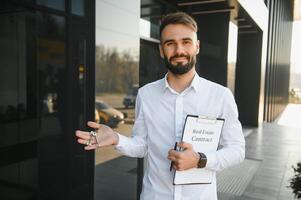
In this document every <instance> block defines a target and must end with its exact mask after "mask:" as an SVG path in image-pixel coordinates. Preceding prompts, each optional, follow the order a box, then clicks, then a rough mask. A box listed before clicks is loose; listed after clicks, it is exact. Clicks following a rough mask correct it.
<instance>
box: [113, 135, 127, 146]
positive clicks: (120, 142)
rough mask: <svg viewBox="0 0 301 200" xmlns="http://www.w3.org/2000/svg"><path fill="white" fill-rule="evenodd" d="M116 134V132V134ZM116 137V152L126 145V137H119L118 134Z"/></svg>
mask: <svg viewBox="0 0 301 200" xmlns="http://www.w3.org/2000/svg"><path fill="white" fill-rule="evenodd" d="M116 133H117V132H116ZM117 135H118V138H119V139H118V144H117V145H116V146H115V148H116V149H117V150H121V149H122V148H123V147H125V146H126V143H127V139H128V138H127V137H126V136H124V135H121V134H119V133H117Z"/></svg>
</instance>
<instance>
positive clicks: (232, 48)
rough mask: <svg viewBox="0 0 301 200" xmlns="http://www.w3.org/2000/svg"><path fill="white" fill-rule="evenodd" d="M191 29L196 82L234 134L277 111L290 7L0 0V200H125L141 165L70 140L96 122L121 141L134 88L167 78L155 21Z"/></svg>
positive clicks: (135, 188) (280, 3)
mask: <svg viewBox="0 0 301 200" xmlns="http://www.w3.org/2000/svg"><path fill="white" fill-rule="evenodd" d="M176 11H183V12H187V13H189V14H191V15H192V16H193V17H194V18H195V20H196V21H197V23H198V26H199V32H198V37H199V39H200V42H201V51H200V54H199V55H198V58H197V59H198V62H197V66H196V68H197V72H198V73H199V74H200V75H201V76H203V77H204V78H207V79H209V80H212V81H215V82H217V83H220V84H222V85H224V86H227V87H229V88H230V89H231V91H232V92H233V94H234V96H235V99H236V102H237V105H238V109H239V117H240V120H241V122H242V124H243V125H244V126H255V127H257V126H259V125H260V124H262V123H264V122H270V121H273V120H275V118H276V117H277V116H278V115H279V114H280V113H281V112H282V111H283V109H284V108H285V106H286V105H287V103H288V90H289V71H290V63H289V60H290V47H291V35H292V34H291V32H292V21H293V15H292V13H293V1H287V0H265V1H263V0H252V1H250V0H219V1H215V0H209V1H197V0H172V1H170V0H169V1H167V0H132V1H119V0H110V1H109V0H95V1H93V0H89V1H84V0H57V1H50V0H49V1H48V0H22V1H20V0H19V1H18V0H3V1H1V3H0V22H1V27H0V30H1V31H0V60H1V63H2V67H1V68H0V120H1V122H0V128H1V129H0V130H1V133H0V136H1V140H0V158H1V159H0V193H1V199H32V200H33V199H41V200H44V199H74V200H77V199H85V200H89V199H90V200H92V199H135V198H138V197H139V193H140V191H141V184H142V177H143V168H144V165H143V164H144V160H143V159H135V158H127V157H124V156H121V155H119V154H118V153H116V152H115V151H114V149H113V148H107V149H102V150H97V151H95V152H92V151H91V152H86V151H84V150H83V147H82V146H81V145H78V144H77V142H76V138H75V136H74V134H75V130H77V129H84V130H88V128H87V126H86V122H87V121H88V120H95V116H96V115H97V120H98V121H99V122H101V123H105V124H107V125H109V126H111V127H112V128H114V130H116V131H119V132H121V133H122V134H124V135H130V132H131V128H132V126H133V123H134V120H135V117H134V108H135V97H136V94H137V88H138V87H141V86H143V85H145V84H147V83H149V82H151V81H154V80H157V79H159V78H162V77H163V76H164V74H165V73H166V69H165V67H164V66H163V62H162V60H161V58H160V54H159V50H158V44H159V33H158V31H159V24H160V19H161V17H162V15H165V14H167V13H170V12H176Z"/></svg>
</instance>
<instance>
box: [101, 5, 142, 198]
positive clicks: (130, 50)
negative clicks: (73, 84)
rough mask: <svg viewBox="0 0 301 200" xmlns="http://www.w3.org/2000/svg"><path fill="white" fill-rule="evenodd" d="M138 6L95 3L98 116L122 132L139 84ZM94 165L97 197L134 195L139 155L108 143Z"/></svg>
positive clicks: (129, 118)
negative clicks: (122, 151)
mask: <svg viewBox="0 0 301 200" xmlns="http://www.w3.org/2000/svg"><path fill="white" fill-rule="evenodd" d="M139 8H140V1H139V0H135V1H124V2H123V1H118V4H117V1H105V0H97V1H96V87H95V89H96V97H95V98H96V100H95V108H96V111H97V112H96V114H97V115H98V116H97V117H98V120H99V122H100V123H103V124H107V125H108V126H111V127H112V128H113V129H114V130H116V131H117V132H119V133H121V134H124V135H126V136H129V135H130V134H131V129H132V126H133V123H134V120H135V119H134V108H135V100H136V96H137V90H138V87H139V86H138V83H139V79H138V77H139V67H138V58H139V18H140V16H139V12H137V11H138V10H139ZM95 164H96V166H95V199H104V200H106V199H136V181H137V180H136V179H137V176H136V170H137V159H134V158H128V157H125V156H122V155H120V154H119V153H118V152H116V150H115V149H114V148H113V147H112V148H111V147H110V148H104V149H101V150H97V151H96V154H95ZM121 176H122V178H121ZM116 180H118V181H116ZM116 188H122V189H116Z"/></svg>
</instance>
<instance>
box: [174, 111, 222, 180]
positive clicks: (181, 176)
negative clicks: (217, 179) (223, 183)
mask: <svg viewBox="0 0 301 200" xmlns="http://www.w3.org/2000/svg"><path fill="white" fill-rule="evenodd" d="M223 124H224V119H218V118H208V117H203V116H193V115H187V117H186V121H185V125H184V130H183V136H182V141H184V142H187V143H190V144H191V145H192V146H193V149H194V151H195V152H202V153H204V154H205V155H206V153H211V152H215V151H216V150H217V148H218V144H219V139H220V135H221V131H222V128H223ZM213 175H214V172H213V171H210V170H206V169H203V168H193V169H189V170H185V171H176V172H175V177H174V184H175V185H183V184H210V183H211V182H212V178H213Z"/></svg>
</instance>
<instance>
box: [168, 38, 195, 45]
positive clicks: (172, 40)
mask: <svg viewBox="0 0 301 200" xmlns="http://www.w3.org/2000/svg"><path fill="white" fill-rule="evenodd" d="M181 40H184V41H187V40H189V41H192V39H191V38H190V37H186V38H182V39H181ZM174 41H175V40H174V39H169V40H165V41H164V42H163V44H166V43H168V42H174Z"/></svg>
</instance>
